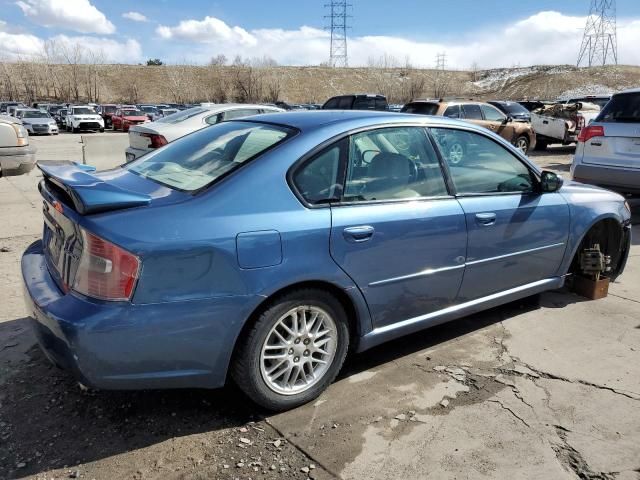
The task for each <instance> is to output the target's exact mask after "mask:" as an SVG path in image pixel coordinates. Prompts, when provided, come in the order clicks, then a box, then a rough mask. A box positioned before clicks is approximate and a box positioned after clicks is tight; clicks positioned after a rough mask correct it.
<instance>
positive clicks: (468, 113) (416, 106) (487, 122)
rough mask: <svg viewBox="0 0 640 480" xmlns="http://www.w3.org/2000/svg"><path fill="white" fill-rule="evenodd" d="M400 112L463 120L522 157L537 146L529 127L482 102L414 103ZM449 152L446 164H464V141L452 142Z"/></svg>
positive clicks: (408, 104) (533, 133)
mask: <svg viewBox="0 0 640 480" xmlns="http://www.w3.org/2000/svg"><path fill="white" fill-rule="evenodd" d="M402 112H404V113H416V114H420V115H437V116H444V117H448V118H459V119H464V120H466V121H467V122H470V123H474V124H476V125H480V126H482V127H485V128H487V129H489V130H491V131H493V132H495V133H497V134H498V135H500V136H501V137H503V138H504V139H506V140H507V141H509V142H511V143H512V144H513V145H514V146H515V147H517V148H518V149H519V150H520V151H521V152H522V153H524V154H525V155H526V154H527V153H528V152H529V150H530V149H531V148H535V146H536V134H535V132H534V130H533V128H531V125H529V124H528V123H524V122H514V121H513V118H512V117H510V116H507V115H505V114H504V113H502V112H501V111H500V110H498V109H497V108H496V107H494V106H493V105H489V104H488V103H485V102H475V101H471V100H466V101H446V102H445V101H441V100H414V101H413V102H409V103H407V104H406V105H405V106H404V107H402ZM450 149H451V151H449V152H447V157H448V158H449V161H451V162H458V163H460V162H464V161H465V158H466V157H467V150H468V145H467V144H466V143H465V142H458V143H451V144H450Z"/></svg>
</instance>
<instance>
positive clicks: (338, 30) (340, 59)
mask: <svg viewBox="0 0 640 480" xmlns="http://www.w3.org/2000/svg"><path fill="white" fill-rule="evenodd" d="M351 6H352V4H350V3H347V2H346V1H344V0H332V1H331V2H330V3H327V4H325V8H328V9H329V15H325V17H324V18H328V19H329V25H327V26H326V27H325V28H326V29H327V30H329V31H330V32H331V47H330V52H329V64H330V65H331V66H332V67H347V66H349V61H348V57H347V28H351V27H350V26H349V25H348V23H347V19H348V18H352V16H351V15H347V9H348V7H351Z"/></svg>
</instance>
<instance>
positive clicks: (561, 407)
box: [0, 134, 640, 480]
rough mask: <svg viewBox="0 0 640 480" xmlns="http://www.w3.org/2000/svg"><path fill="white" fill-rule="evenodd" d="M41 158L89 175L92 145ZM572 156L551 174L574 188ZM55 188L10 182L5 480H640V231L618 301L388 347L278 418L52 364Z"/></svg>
mask: <svg viewBox="0 0 640 480" xmlns="http://www.w3.org/2000/svg"><path fill="white" fill-rule="evenodd" d="M105 135H106V134H105ZM110 135H111V136H117V135H121V134H110ZM114 138H115V137H114ZM34 143H36V144H37V146H38V148H39V152H38V156H39V158H40V159H43V160H44V159H76V160H79V159H81V158H82V146H81V144H80V143H79V137H78V136H77V135H60V136H59V137H56V138H36V139H34ZM571 154H572V152H571V149H570V148H560V149H552V150H550V151H549V152H547V153H545V154H543V155H537V156H535V160H536V162H538V163H540V164H541V165H544V166H545V167H546V168H551V169H554V170H557V171H559V172H561V173H565V174H566V172H567V171H568V166H569V163H570V161H571ZM37 181H38V173H37V172H32V173H31V174H30V175H29V176H25V177H18V178H3V179H0V207H1V208H0V282H2V284H1V288H2V290H1V291H2V294H1V296H0V298H1V299H2V303H1V305H2V308H1V309H0V386H1V388H0V478H18V477H27V478H43V479H44V478H46V479H50V478H86V479H92V478H95V479H112V478H135V479H142V478H144V479H146V478H158V479H160V478H162V479H167V478H168V479H171V478H189V479H191V478H217V479H218V478H219V479H227V478H228V479H234V478H242V479H246V478H252V479H261V478H265V479H269V478H284V479H287V478H301V479H304V478H344V479H356V478H358V479H362V478H366V479H378V478H379V479H389V478H403V479H413V478H416V479H417V478H421V479H422V478H434V479H447V478H452V479H453V478H457V479H460V478H505V479H506V478H509V479H512V478H527V479H531V478H539V479H565V478H566V479H575V478H581V479H624V480H627V479H636V480H637V479H640V242H638V240H637V238H640V228H638V227H635V228H634V234H635V238H636V239H634V246H633V250H632V255H631V258H630V260H629V264H628V267H627V271H626V272H625V274H624V275H623V276H622V277H621V279H620V280H619V282H617V283H616V284H614V285H612V287H611V294H610V295H609V297H608V298H606V299H603V300H600V301H597V302H588V301H586V300H585V299H583V298H581V297H578V296H576V295H574V294H572V293H569V292H567V291H557V292H550V293H546V294H543V295H542V296H541V297H540V298H536V299H535V300H527V301H522V302H517V303H513V304H509V305H506V306H504V307H501V308H496V309H493V310H490V311H487V312H484V313H482V314H478V315H473V316H470V317H467V318H464V319H462V320H459V321H456V322H452V323H450V324H447V325H444V326H441V327H437V328H433V329H430V330H427V331H424V332H421V333H419V334H416V335H413V336H411V337H408V338H405V339H401V340H399V341H396V342H392V343H390V344H386V345H383V346H381V347H378V348H376V349H374V350H371V351H369V352H366V353H364V354H362V355H358V356H356V357H353V358H351V359H350V361H349V362H348V364H347V366H346V368H345V369H344V371H343V373H342V374H341V375H340V377H339V379H338V380H337V381H336V383H335V384H334V385H333V386H332V387H331V388H330V389H329V390H328V391H327V392H326V393H325V394H324V395H322V396H321V397H320V399H319V400H318V401H316V402H315V403H314V404H311V405H307V406H304V407H301V408H298V409H296V410H294V411H291V412H287V413H283V414H280V415H267V414H265V412H262V411H260V410H258V409H257V408H256V407H254V406H253V405H252V404H251V403H250V402H248V401H247V400H245V398H244V397H243V396H242V395H240V393H239V392H238V391H237V390H236V388H234V387H233V386H232V385H230V386H228V387H226V388H224V389H222V390H218V391H198V390H189V391H170V392H155V391H153V392H137V393H132V392H91V391H82V390H81V389H80V388H79V387H78V386H77V385H76V384H75V383H74V381H73V380H72V379H71V378H70V377H69V375H68V374H67V373H66V372H64V371H60V370H58V369H56V368H55V367H53V366H51V365H50V364H49V363H48V362H47V361H46V359H45V358H44V356H43V355H42V354H41V353H40V351H39V349H38V348H37V347H36V346H35V345H34V339H33V337H32V335H31V332H30V330H29V326H28V321H27V319H25V318H24V317H25V309H24V306H23V304H22V292H21V279H20V273H19V259H20V255H21V253H22V251H23V250H24V248H25V247H26V246H27V245H28V244H29V243H31V242H32V241H33V240H35V239H37V238H38V237H39V233H40V229H41V218H40V205H41V203H40V200H39V195H38V192H37V190H36V188H35V187H36V183H37ZM637 210H638V211H640V205H639V206H638V208H637Z"/></svg>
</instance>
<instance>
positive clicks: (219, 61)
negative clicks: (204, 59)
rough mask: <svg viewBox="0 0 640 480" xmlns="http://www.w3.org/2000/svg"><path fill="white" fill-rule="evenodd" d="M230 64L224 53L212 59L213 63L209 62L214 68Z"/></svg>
mask: <svg viewBox="0 0 640 480" xmlns="http://www.w3.org/2000/svg"><path fill="white" fill-rule="evenodd" d="M227 62H228V59H227V56H226V55H225V54H223V53H221V54H219V55H216V56H215V57H212V58H211V61H210V62H209V65H211V66H214V67H221V66H223V65H226V64H227Z"/></svg>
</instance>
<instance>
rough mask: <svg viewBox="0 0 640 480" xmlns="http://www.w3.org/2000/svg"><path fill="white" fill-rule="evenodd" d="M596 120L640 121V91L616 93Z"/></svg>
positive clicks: (610, 121)
mask: <svg viewBox="0 0 640 480" xmlns="http://www.w3.org/2000/svg"><path fill="white" fill-rule="evenodd" d="M596 122H608V123H640V93H624V94H621V95H615V96H614V97H613V98H612V99H611V101H610V102H609V103H607V105H606V107H604V109H603V110H602V111H601V112H600V115H598V118H597V119H596Z"/></svg>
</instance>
